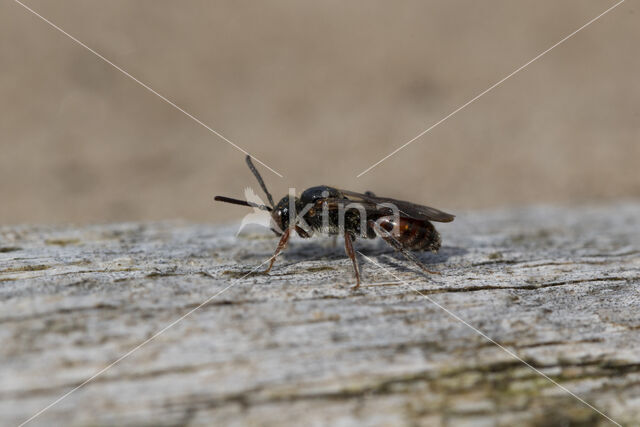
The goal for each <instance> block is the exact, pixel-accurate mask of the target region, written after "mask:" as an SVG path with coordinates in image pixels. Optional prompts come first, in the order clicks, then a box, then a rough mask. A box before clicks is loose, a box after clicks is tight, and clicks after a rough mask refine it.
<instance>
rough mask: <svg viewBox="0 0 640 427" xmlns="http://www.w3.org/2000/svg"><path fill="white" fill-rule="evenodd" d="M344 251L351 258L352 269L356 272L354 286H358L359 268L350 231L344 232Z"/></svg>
mask: <svg viewBox="0 0 640 427" xmlns="http://www.w3.org/2000/svg"><path fill="white" fill-rule="evenodd" d="M344 251H345V252H346V253H347V255H349V258H351V262H352V263H353V269H354V270H355V272H356V286H355V287H356V288H357V287H358V286H360V270H359V268H358V260H357V259H356V252H355V251H354V250H353V236H352V235H351V234H350V233H344Z"/></svg>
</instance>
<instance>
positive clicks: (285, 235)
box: [263, 228, 291, 274]
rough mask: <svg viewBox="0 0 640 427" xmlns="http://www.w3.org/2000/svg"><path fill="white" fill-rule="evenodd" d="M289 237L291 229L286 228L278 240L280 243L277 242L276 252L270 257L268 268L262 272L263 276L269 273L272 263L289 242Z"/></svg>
mask: <svg viewBox="0 0 640 427" xmlns="http://www.w3.org/2000/svg"><path fill="white" fill-rule="evenodd" d="M290 235H291V228H287V229H286V230H284V233H282V237H281V238H280V241H279V242H278V246H277V247H276V251H275V252H274V253H273V256H272V257H271V262H270V263H269V268H267V269H266V270H265V271H263V274H267V273H268V272H270V271H271V267H273V263H274V262H276V257H277V256H278V254H279V253H280V252H282V250H283V249H284V248H285V247H286V246H287V242H289V236H290Z"/></svg>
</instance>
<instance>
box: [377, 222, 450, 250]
mask: <svg viewBox="0 0 640 427" xmlns="http://www.w3.org/2000/svg"><path fill="white" fill-rule="evenodd" d="M380 225H381V226H382V228H383V229H385V230H387V231H391V230H392V229H393V226H394V225H395V222H394V220H393V219H391V218H390V219H388V220H383V221H381V222H380ZM396 232H397V233H398V235H396V236H395V237H396V239H398V241H399V242H400V243H401V244H402V246H404V247H405V248H407V249H409V250H412V251H432V252H437V251H438V249H440V234H439V233H438V231H437V230H436V228H435V227H434V226H433V224H431V223H430V222H429V221H420V220H415V219H411V218H400V224H398V229H397V231H396Z"/></svg>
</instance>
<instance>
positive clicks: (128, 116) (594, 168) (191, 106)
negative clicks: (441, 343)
mask: <svg viewBox="0 0 640 427" xmlns="http://www.w3.org/2000/svg"><path fill="white" fill-rule="evenodd" d="M28 4H29V5H30V6H31V7H33V8H34V9H35V10H37V11H38V12H39V13H41V14H42V15H43V16H45V17H47V18H48V19H50V20H51V21H53V22H55V23H56V24H57V25H59V26H60V27H62V28H63V29H65V30H66V31H68V32H69V33H71V34H72V35H74V36H75V37H77V38H78V39H80V40H81V41H83V42H84V43H86V44H87V45H89V46H91V47H92V48H94V49H96V50H97V51H98V52H100V53H101V54H103V55H104V56H106V57H107V58H109V59H110V60H112V61H114V62H115V63H116V64H118V65H119V66H121V67H122V68H124V69H125V70H127V71H128V72H130V73H131V74H133V75H134V76H136V77H137V78H139V79H141V80H142V81H144V82H145V83H147V84H149V85H150V86H151V87H153V88H154V89H155V90H157V91H158V92H160V93H162V94H163V95H165V96H167V97H168V98H170V99H171V100H173V101H174V102H176V103H177V104H178V105H180V106H182V107H183V108H184V109H186V110H187V111H189V112H190V113H192V114H193V115H195V116H196V117H198V118H200V119H201V120H202V121H204V122H205V123H207V124H208V125H210V126H211V127H213V128H214V129H216V130H218V131H219V132H221V133H222V134H224V135H225V136H227V137H228V138H229V139H231V140H232V141H234V142H235V143H237V144H238V145H240V146H241V147H243V148H244V149H246V150H247V151H249V152H251V153H252V154H254V155H255V156H257V157H258V158H260V159H261V160H263V161H265V162H266V163H267V164H269V165H270V166H271V167H273V168H274V169H276V170H278V171H280V172H281V173H282V174H283V175H284V178H283V179H281V178H278V177H277V176H276V175H274V174H272V173H270V172H268V171H266V170H265V169H264V168H262V169H261V170H262V171H263V174H264V176H265V179H266V180H267V182H268V184H269V186H270V187H271V189H272V192H273V193H274V194H275V195H276V196H277V197H279V196H281V195H283V194H284V193H285V192H286V189H287V188H288V187H289V186H295V187H296V188H298V189H304V188H305V187H308V186H311V185H317V184H329V185H336V186H341V187H344V188H349V189H353V190H357V191H364V190H368V189H370V190H374V191H376V192H377V193H378V194H382V195H388V196H394V197H399V198H406V199H411V200H414V201H416V202H422V203H426V204H429V205H433V206H436V207H439V208H442V209H446V210H451V211H454V212H455V211H456V210H460V209H475V208H488V207H497V206H514V205H520V204H530V203H563V204H567V203H583V202H601V201H608V200H617V199H630V198H636V199H637V198H639V197H640V173H639V172H638V163H639V160H640V85H639V84H638V77H637V76H638V75H640V55H639V54H638V53H639V52H638V40H639V39H640V25H639V23H638V17H639V15H638V3H637V2H634V1H627V2H626V3H624V4H623V5H621V6H620V7H619V8H617V9H616V10H614V11H613V12H611V13H610V14H608V15H606V16H604V17H603V18H602V19H601V20H600V21H598V22H596V23H595V24H593V25H592V26H590V27H589V28H587V29H586V30H584V31H583V32H581V33H579V34H578V35H576V36H575V38H572V39H570V40H569V41H567V42H566V43H565V44H563V45H561V46H559V47H558V48H556V49H555V50H553V51H552V52H550V53H549V54H548V55H546V56H544V57H543V58H541V59H540V60H539V61H538V62H535V63H534V64H532V65H531V66H529V67H528V68H527V69H526V70H524V71H523V72H522V73H520V74H517V75H516V76H514V77H513V78H512V79H510V80H508V81H507V82H505V83H504V84H503V85H502V86H500V87H498V88H497V89H495V90H494V91H492V92H490V93H488V94H487V95H485V96H484V97H482V98H481V99H480V100H478V101H477V102H476V103H474V104H472V105H470V106H469V107H467V108H466V109H464V110H463V111H461V112H460V113H459V114H457V115H455V116H454V117H452V118H451V119H449V120H448V121H446V122H445V123H443V124H442V125H440V126H439V127H437V128H436V129H434V130H433V131H432V132H430V133H428V134H427V135H425V136H424V137H422V138H421V139H419V140H418V141H416V142H415V143H413V144H412V145H411V146H409V147H407V148H406V149H404V150H403V151H401V152H400V153H398V154H397V155H395V156H394V157H392V158H391V159H389V160H388V161H386V162H384V163H383V164H381V165H380V166H378V167H377V168H375V169H373V170H372V171H371V172H369V173H368V174H366V175H364V176H363V177H361V178H356V175H357V174H358V173H360V172H361V171H363V170H364V169H365V168H367V167H368V166H370V165H371V164H372V163H374V162H376V161H378V160H379V159H381V158H382V157H383V156H385V155H387V154H388V153H389V152H391V151H392V150H393V149H395V148H397V147H398V146H400V145H402V144H403V143H404V142H406V141H408V140H409V139H411V138H413V137H414V136H415V135H417V134H418V133H420V132H421V131H422V130H424V129H425V128H427V127H429V126H430V125H431V124H433V123H435V122H437V121H438V120H440V119H441V118H442V117H444V116H445V115H446V114H448V113H449V112H451V111H453V110H454V109H456V108H457V107H458V106H460V105H461V104H463V103H465V102H466V101H468V100H469V99H470V98H472V97H473V96H475V95H477V94H478V93H480V92H481V91H483V90H484V89H486V88H487V87H489V86H490V85H492V84H493V83H495V82H496V81H498V80H499V79H501V78H502V77H504V76H506V75H507V74H509V73H510V72H512V71H513V70H515V69H516V68H517V67H519V66H520V65H522V64H524V63H525V62H527V61H528V60H530V59H532V58H533V57H534V56H536V55H537V54H539V53H540V52H542V51H543V50H545V49H547V48H548V47H550V46H551V45H552V44H554V43H555V42H557V41H558V40H560V39H561V38H563V37H564V36H566V35H567V34H569V33H570V32H572V31H574V30H575V29H577V28H578V27H580V26H581V25H583V24H584V23H586V22H587V21H589V20H590V19H592V18H594V17H595V16H597V15H598V14H600V13H601V12H603V11H604V10H605V9H607V8H608V7H609V6H611V5H613V4H614V2H613V1H604V0H598V1H585V0H570V1H569V0H563V1H561V2H557V1H513V0H504V1H493V0H492V1H482V2H479V1H472V0H468V1H449V0H447V1H444V0H443V1H403V2H388V1H351V2H344V1H322V2H314V1H268V2H258V1H254V2H239V1H224V2H222V1H215V2H209V1H159V0H153V1H152V0H147V1H141V0H137V1H133V0H128V1H114V0H110V1H87V0H77V1H69V0H64V1H56V2H51V1H41V0H38V1H35V0H29V1H28ZM0 64H1V66H2V71H1V73H0V138H1V139H0V223H2V224H7V223H35V222H45V223H58V222H76V223H86V222H104V221H116V220H146V219H151V220H155V219H171V218H185V219H189V220H196V221H218V220H228V219H231V218H237V217H239V215H241V214H242V213H244V211H242V208H239V207H234V206H227V205H221V204H220V205H219V204H214V203H213V202H212V197H213V195H215V194H224V195H229V196H236V197H242V194H243V189H244V187H245V186H247V185H251V186H254V188H257V187H256V185H255V182H254V179H253V177H252V176H251V175H250V173H249V171H248V170H247V168H246V166H245V164H244V159H243V155H242V154H241V153H239V152H238V151H237V150H235V149H234V148H232V147H231V146H229V145H228V144H227V143H225V142H223V141H221V140H220V139H219V138H218V137H216V136H214V135H212V134H211V133H209V132H208V131H207V130H205V129H204V128H202V127H201V126H199V125H197V124H196V123H194V122H193V121H192V120H190V119H189V118H188V117H186V116H185V115H183V114H182V113H180V112H178V111H176V110H175V109H174V108H172V107H171V106H169V105H167V104H166V103H164V102H163V101H162V100H160V99H159V98H158V97H156V96H155V95H153V94H151V93H149V92H148V91H146V90H145V89H143V88H142V87H140V86H139V85H137V84H136V83H134V82H133V81H131V80H130V79H128V78H126V77H125V76H124V75H123V74H121V73H120V72H118V71H116V70H115V69H114V68H112V67H111V66H109V65H107V64H106V63H104V62H103V61H101V60H100V59H98V58H97V57H96V56H94V55H93V54H91V53H89V52H88V51H87V50H85V49H83V48H81V47H80V46H78V45H77V44H75V43H74V42H72V41H71V40H70V39H69V38H67V37H65V36H63V35H62V34H60V33H58V32H56V31H55V30H53V29H52V28H51V27H49V26H48V25H46V24H45V23H44V22H42V21H40V20H38V19H37V18H36V17H35V16H33V15H32V14H30V13H28V12H27V11H26V10H24V9H23V8H22V7H20V6H19V5H17V4H16V3H14V2H12V1H4V2H2V3H0Z"/></svg>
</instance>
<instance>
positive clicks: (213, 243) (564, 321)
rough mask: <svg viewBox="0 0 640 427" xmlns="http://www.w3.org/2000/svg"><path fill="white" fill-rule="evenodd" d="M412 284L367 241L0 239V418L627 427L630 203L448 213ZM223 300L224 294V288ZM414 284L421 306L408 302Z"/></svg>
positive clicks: (195, 232) (63, 234)
mask: <svg viewBox="0 0 640 427" xmlns="http://www.w3.org/2000/svg"><path fill="white" fill-rule="evenodd" d="M439 229H440V231H441V232H442V234H443V240H444V246H443V249H442V251H441V252H440V253H439V254H438V255H431V254H425V255H422V256H421V259H422V260H423V261H424V262H426V263H428V264H429V265H430V266H431V267H433V268H435V269H437V270H439V271H441V272H442V276H432V277H424V276H422V275H420V274H418V273H417V272H416V270H415V269H414V268H413V267H411V266H410V265H409V264H407V263H406V262H405V261H404V259H403V258H401V257H399V256H396V255H394V254H393V253H392V252H391V251H390V250H389V249H387V248H386V247H384V246H383V244H382V242H357V248H358V249H359V250H361V251H362V252H363V253H365V254H367V256H370V257H371V258H372V260H374V261H375V262H377V263H380V265H382V266H383V267H384V268H386V269H389V270H390V271H392V272H393V274H395V275H397V276H398V277H399V278H400V279H402V280H404V281H408V282H410V283H409V285H410V286H408V285H407V284H403V283H398V281H397V280H396V279H394V278H393V277H390V276H389V275H388V274H387V273H386V272H385V271H384V270H383V269H381V268H379V267H376V266H375V265H373V264H371V263H368V262H366V260H365V259H364V258H362V257H361V259H360V260H361V263H362V270H363V275H364V281H365V283H366V284H367V285H366V286H363V287H362V288H361V289H360V290H357V291H354V290H352V289H351V285H352V283H353V277H352V272H351V266H350V263H349V261H348V259H347V258H346V257H345V256H344V252H343V249H342V247H341V245H338V247H335V248H333V247H331V245H330V241H329V240H313V241H302V240H294V241H293V242H292V244H291V246H290V248H289V249H288V250H287V251H286V252H285V254H284V255H283V257H282V259H280V260H279V262H278V263H277V264H276V267H275V268H274V270H273V272H272V274H271V275H269V276H260V275H257V276H256V275H252V276H249V277H245V278H241V277H242V274H241V273H242V272H244V271H248V270H249V269H250V268H252V267H255V266H257V265H258V264H260V263H261V262H262V261H264V260H266V259H267V258H268V257H269V256H270V255H271V252H272V250H273V247H274V245H275V240H274V239H272V238H268V239H267V238H265V236H263V235H251V236H245V237H241V238H238V239H236V238H235V237H234V232H235V228H234V227H219V226H210V225H192V224H182V223H153V224H115V225H103V226H93V227H82V228H70V227H3V228H0V325H1V327H0V337H1V339H2V346H1V348H0V421H1V422H2V424H3V425H9V424H17V423H20V422H22V421H24V420H26V419H27V418H29V417H30V416H31V415H33V414H34V413H36V412H37V411H39V410H40V409H42V408H43V407H45V406H46V405H48V404H50V403H51V402H52V401H54V400H55V399H57V398H58V397H60V396H61V395H63V394H64V393H66V392H68V391H69V390H70V389H72V388H73V387H75V386H76V385H78V384H80V383H82V382H83V381H84V380H85V379H87V378H88V377H90V376H91V375H92V374H94V373H95V372H97V371H99V370H100V369H102V368H103V367H105V366H107V365H108V364H110V363H111V362H113V361H114V360H116V359H117V358H119V357H120V356H122V355H123V354H125V353H126V352H127V351H129V350H130V349H132V348H134V347H135V346H137V345H138V344H140V343H141V342H143V341H144V340H146V339H148V338H149V337H151V336H153V334H155V333H156V332H158V331H159V330H161V329H162V328H163V327H165V326H166V325H168V324H170V323H171V322H173V321H174V320H176V319H178V318H180V316H183V315H184V314H185V313H187V312H189V310H192V309H193V308H196V307H197V306H198V305H199V304H201V303H202V302H203V301H206V300H207V299H208V298H210V297H211V296H213V295H216V294H217V293H219V292H222V293H221V294H219V295H218V296H217V297H215V298H213V299H212V300H211V302H210V303H209V304H207V305H205V306H203V307H201V308H199V309H197V310H196V311H195V312H193V313H192V314H191V315H189V316H188V317H186V318H185V319H184V320H182V321H181V322H179V323H177V324H176V325H175V326H173V327H172V328H170V329H168V330H166V332H164V333H163V334H162V335H160V336H159V337H157V338H156V339H154V340H152V341H150V342H149V343H148V344H146V345H145V346H144V347H142V348H140V349H139V350H138V351H136V352H135V353H133V354H131V356H129V357H127V358H126V359H124V360H122V361H121V362H120V363H118V364H116V365H114V366H113V367H112V368H111V369H109V370H108V371H106V372H105V373H104V374H102V375H100V376H99V377H97V378H96V379H95V380H94V381H92V382H91V383H89V384H87V385H86V386H85V387H83V388H81V389H79V390H78V391H76V392H75V393H73V394H71V395H70V396H68V397H67V398H65V399H64V400H62V401H61V402H59V403H58V404H56V405H55V406H53V407H51V408H50V409H49V410H48V411H46V412H45V413H43V414H42V415H40V416H39V417H38V418H36V419H35V420H33V424H34V425H49V424H52V423H55V424H76V425H84V424H101V425H102V424H121V423H129V424H153V425H174V424H186V423H191V424H210V423H228V424H247V423H250V424H274V425H275V424H290V425H298V424H300V423H305V424H310V423H322V422H324V423H331V424H338V423H343V424H352V423H365V424H371V425H380V424H388V425H403V424H404V425H413V424H429V425H431V424H436V425H437V424H444V425H460V424H466V423H469V424H470V423H473V424H474V425H476V424H487V425H495V424H503V425H512V424H514V423H515V424H547V423H551V422H554V423H561V422H569V421H571V422H583V423H585V424H594V425H598V424H603V425H606V424H608V421H607V420H606V419H605V418H603V417H602V416H601V415H599V414H597V413H596V412H594V411H593V410H591V409H590V408H588V407H587V406H585V405H584V404H583V403H581V402H579V401H578V400H577V399H575V398H574V397H572V396H570V395H568V394H567V393H566V392H564V391H562V390H561V389H559V388H558V387H556V386H555V385H553V384H552V383H551V382H549V381H548V380H546V379H544V378H542V377H541V376H539V375H538V374H536V373H535V372H534V371H532V370H531V369H529V368H528V367H526V366H525V365H523V364H522V363H521V362H519V361H517V360H515V359H514V358H513V357H511V356H510V355H508V354H507V353H506V352H504V351H503V350H501V349H500V348H498V347H497V346H495V345H494V344H491V343H489V342H488V341H487V340H486V339H485V338H483V337H481V336H479V335H478V334H477V333H476V332H474V331H473V330H472V329H470V328H469V327H468V326H465V325H464V324H462V323H460V322H459V321H457V320H455V319H453V318H452V317H451V316H449V315H448V314H447V313H445V312H444V311H442V310H441V309H440V308H438V307H437V306H436V305H434V304H433V303H432V302H431V301H429V300H428V299H427V297H428V298H430V299H432V300H433V301H435V302H437V303H438V304H441V305H442V306H443V307H446V308H447V309H448V310H450V311H451V312H453V313H455V314H457V315H458V316H460V317H461V318H462V319H464V320H465V321H466V322H468V323H469V324H470V325H473V326H474V327H476V328H478V329H479V330H481V331H482V332H483V333H485V334H487V335H488V336H489V337H491V338H493V339H495V340H496V341H498V342H499V343H501V344H502V345H504V346H506V347H507V348H509V349H510V350H512V351H514V352H516V353H517V354H518V355H519V356H520V357H522V358H523V359H524V360H526V361H527V362H528V363H531V364H532V365H533V366H535V367H536V368H537V369H539V370H540V371H542V372H544V373H545V374H546V375H548V376H549V377H551V378H552V379H554V380H555V381H557V382H559V383H560V384H562V385H563V386H565V387H567V388H568V389H570V390H571V391H573V392H574V393H576V394H577V395H579V396H580V397H582V398H584V399H585V400H586V401H588V402H590V403H591V404H593V405H594V406H595V407H597V408H598V409H600V410H602V411H603V412H605V413H606V414H607V415H609V416H610V417H611V418H613V419H614V420H616V421H618V422H620V423H623V424H627V425H634V424H635V425H640V335H639V331H640V310H639V307H640V293H639V292H638V289H639V286H640V204H633V203H628V204H619V205H612V206H604V207H583V208H573V209H568V208H566V209H565V208H531V209H520V210H511V211H504V212H484V213H469V214H463V215H459V217H458V218H457V219H456V221H455V222H454V223H452V224H449V225H440V226H439ZM229 285H231V287H229ZM411 287H415V288H417V289H418V290H419V291H420V292H421V293H423V294H424V295H426V297H425V296H422V295H420V294H418V293H417V292H415V291H414V290H413V289H411Z"/></svg>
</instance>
